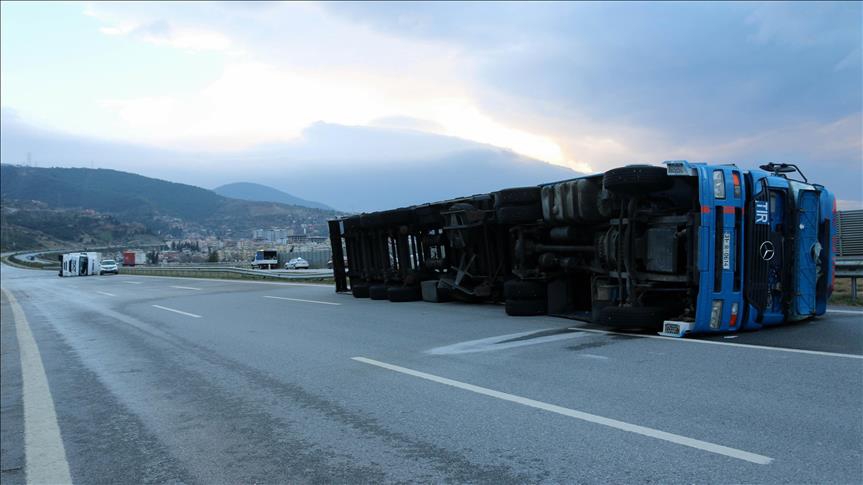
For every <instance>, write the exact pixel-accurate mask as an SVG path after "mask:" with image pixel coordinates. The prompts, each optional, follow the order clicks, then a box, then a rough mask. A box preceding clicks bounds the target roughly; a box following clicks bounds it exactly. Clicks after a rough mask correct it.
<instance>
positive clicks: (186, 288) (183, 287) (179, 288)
mask: <svg viewBox="0 0 863 485" xmlns="http://www.w3.org/2000/svg"><path fill="white" fill-rule="evenodd" d="M171 288H177V289H178V290H196V291H201V289H200V288H192V287H191V286H172V287H171Z"/></svg>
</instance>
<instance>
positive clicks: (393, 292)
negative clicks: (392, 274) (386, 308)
mask: <svg viewBox="0 0 863 485" xmlns="http://www.w3.org/2000/svg"><path fill="white" fill-rule="evenodd" d="M387 296H388V297H389V299H390V301H392V302H402V301H417V300H421V299H422V292H421V291H420V288H419V287H418V286H391V287H390V288H389V289H387Z"/></svg>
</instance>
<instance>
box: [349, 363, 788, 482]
mask: <svg viewBox="0 0 863 485" xmlns="http://www.w3.org/2000/svg"><path fill="white" fill-rule="evenodd" d="M352 359H353V360H355V361H357V362H362V363H364V364H369V365H374V366H377V367H381V368H384V369H389V370H391V371H395V372H400V373H402V374H407V375H409V376H413V377H419V378H420V379H426V380H429V381H432V382H437V383H438V384H444V385H447V386H452V387H456V388H459V389H463V390H465V391H471V392H475V393H477V394H482V395H484V396H490V397H494V398H497V399H501V400H504V401H509V402H514V403H517V404H521V405H524V406H528V407H532V408H536V409H542V410H543V411H549V412H552V413H557V414H561V415H563V416H568V417H570V418H575V419H580V420H582V421H587V422H589V423H595V424H601V425H603V426H608V427H610V428H615V429H619V430H621V431H628V432H630V433H635V434H640V435H642V436H648V437H650V438H656V439H658V440H663V441H668V442H670V443H676V444H678V445H683V446H688V447H690V448H696V449H699V450H703V451H709V452H710V453H716V454H719V455H724V456H728V457H731V458H736V459H738V460H744V461H748V462H751V463H756V464H758V465H768V464H770V463H771V462H772V461H773V458H770V457H767V456H764V455H758V454H755V453H750V452H748V451H743V450H738V449H736V448H729V447H727V446H722V445H717V444H715V443H710V442H707V441H701V440H697V439H694V438H688V437H686V436H681V435H678V434H674V433H667V432H665V431H659V430H658V429H653V428H647V427H645V426H639V425H637V424H631V423H626V422H624V421H618V420H616V419H611V418H606V417H603V416H597V415H595V414H590V413H585V412H582V411H576V410H574V409H569V408H565V407H562V406H557V405H554V404H548V403H545V402H542V401H535V400H533V399H528V398H526V397H521V396H516V395H514V394H508V393H505V392H500V391H495V390H493V389H488V388H485V387H480V386H475V385H473V384H467V383H464V382H459V381H454V380H452V379H447V378H445V377H439V376H436V375H433V374H426V373H425V372H419V371H415V370H412V369H408V368H405V367H399V366H397V365H392V364H387V363H385V362H380V361H377V360H372V359H367V358H365V357H352Z"/></svg>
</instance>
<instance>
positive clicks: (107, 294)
mask: <svg viewBox="0 0 863 485" xmlns="http://www.w3.org/2000/svg"><path fill="white" fill-rule="evenodd" d="M96 293H98V294H100V295H105V296H117V295H115V294H113V293H108V292H107V291H97V292H96Z"/></svg>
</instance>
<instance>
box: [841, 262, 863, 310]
mask: <svg viewBox="0 0 863 485" xmlns="http://www.w3.org/2000/svg"><path fill="white" fill-rule="evenodd" d="M836 277H837V278H850V279H851V303H857V278H863V258H837V259H836Z"/></svg>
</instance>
